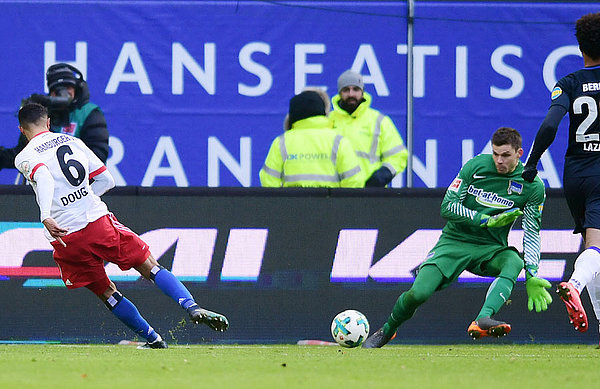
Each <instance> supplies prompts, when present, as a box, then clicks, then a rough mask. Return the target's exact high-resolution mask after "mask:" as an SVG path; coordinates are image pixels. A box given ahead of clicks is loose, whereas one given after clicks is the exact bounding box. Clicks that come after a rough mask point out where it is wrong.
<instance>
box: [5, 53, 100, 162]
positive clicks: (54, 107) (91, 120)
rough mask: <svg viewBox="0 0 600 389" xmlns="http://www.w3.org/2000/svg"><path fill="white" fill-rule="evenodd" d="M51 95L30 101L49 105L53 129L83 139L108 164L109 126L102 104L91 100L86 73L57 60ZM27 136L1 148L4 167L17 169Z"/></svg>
mask: <svg viewBox="0 0 600 389" xmlns="http://www.w3.org/2000/svg"><path fill="white" fill-rule="evenodd" d="M46 79H47V82H48V90H49V91H50V93H49V94H48V95H41V94H32V95H31V96H29V98H27V99H26V102H35V103H38V104H42V105H44V106H46V107H47V108H48V111H49V114H50V130H51V131H52V132H59V133H64V134H69V135H73V136H76V137H78V138H80V139H81V140H82V141H83V143H85V144H86V146H88V147H89V148H90V149H91V150H92V151H93V152H94V154H96V155H97V156H98V158H100V160H101V161H102V162H103V163H106V159H107V157H108V129H107V128H106V119H105V118H104V114H103V113H102V110H101V109H100V107H98V106H97V105H96V104H94V103H90V91H89V89H88V85H87V82H85V80H84V79H83V74H82V73H81V72H80V71H79V70H78V69H77V68H75V67H74V66H71V65H69V64H66V63H57V64H54V65H52V66H50V67H49V68H48V70H47V71H46ZM26 144H27V139H26V138H25V137H24V136H23V135H21V136H20V137H19V142H18V144H17V145H16V146H15V147H12V148H5V147H0V169H3V168H14V167H15V156H16V155H17V154H18V153H19V152H21V150H23V148H24V147H25V145H26Z"/></svg>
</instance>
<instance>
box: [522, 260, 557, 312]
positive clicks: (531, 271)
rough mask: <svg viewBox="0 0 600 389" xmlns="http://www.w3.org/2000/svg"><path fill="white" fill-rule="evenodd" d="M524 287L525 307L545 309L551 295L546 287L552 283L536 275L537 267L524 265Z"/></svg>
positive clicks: (538, 310)
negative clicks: (525, 295)
mask: <svg viewBox="0 0 600 389" xmlns="http://www.w3.org/2000/svg"><path fill="white" fill-rule="evenodd" d="M525 278H527V281H526V282H525V288H526V289H527V309H529V310H530V311H532V310H533V307H534V306H535V311H536V312H540V311H545V310H547V309H548V305H550V304H551V303H552V296H550V293H548V291H547V290H546V289H548V288H550V287H551V286H552V285H551V284H550V283H549V282H548V281H547V280H545V279H543V278H539V277H537V268H535V267H533V266H525Z"/></svg>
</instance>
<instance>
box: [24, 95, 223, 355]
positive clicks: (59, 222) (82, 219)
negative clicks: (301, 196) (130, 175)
mask: <svg viewBox="0 0 600 389" xmlns="http://www.w3.org/2000/svg"><path fill="white" fill-rule="evenodd" d="M49 126H50V119H49V118H48V111H47V109H46V108H45V107H44V106H42V105H39V104H27V105H24V106H23V107H22V108H21V109H20V110H19V129H20V130H21V132H22V133H23V134H24V135H25V136H26V137H27V140H28V141H29V142H28V144H27V146H26V147H25V148H24V149H23V150H22V151H21V152H20V153H19V154H18V155H17V156H16V157H15V166H16V167H17V169H19V171H20V172H21V173H23V175H24V176H25V177H26V179H27V180H28V181H29V182H30V183H31V186H32V188H33V190H34V192H35V195H36V200H37V203H38V205H39V208H40V220H41V222H42V223H43V224H44V226H45V227H46V230H45V234H46V237H47V238H48V239H49V240H50V243H51V244H52V246H53V247H54V253H53V256H54V260H55V261H56V264H57V265H58V267H59V269H60V273H61V277H62V280H63V282H64V283H65V285H66V287H67V288H69V289H74V288H80V287H86V288H88V289H89V290H91V291H92V292H93V293H94V294H96V295H97V296H98V297H99V298H100V299H101V300H102V301H103V302H104V303H105V304H106V306H107V307H108V309H109V310H110V311H111V312H112V313H113V314H114V315H115V316H116V317H117V318H118V319H119V320H121V321H122V322H123V323H124V324H125V325H127V326H128V327H129V328H130V329H132V330H133V331H134V332H135V333H136V334H138V335H139V336H141V337H143V338H145V339H146V344H144V346H141V347H142V348H167V344H166V343H165V341H164V340H163V339H162V338H161V336H160V335H159V334H158V333H157V332H156V331H154V329H153V328H152V327H151V326H150V325H149V324H148V322H147V321H146V320H145V319H144V318H143V317H142V316H141V315H140V313H139V311H138V310H137V308H136V307H135V305H133V303H131V301H129V300H128V299H127V298H126V297H124V296H123V295H122V294H121V293H120V292H119V291H118V290H117V288H116V286H115V284H114V283H113V282H112V281H110V280H109V278H108V276H107V275H106V272H105V271H104V261H108V262H112V263H115V264H116V265H118V266H119V268H121V269H122V270H128V269H131V268H135V269H136V270H137V271H138V272H139V273H140V274H141V275H142V276H143V277H145V278H146V279H148V280H151V281H152V282H154V284H156V286H158V288H159V289H160V290H161V291H163V292H164V293H165V294H166V295H168V296H169V297H171V298H172V299H174V300H175V301H176V302H177V303H178V304H179V305H181V307H182V308H183V309H185V310H186V311H187V312H188V314H189V316H190V318H191V320H192V321H193V322H195V323H198V324H199V323H203V324H206V325H208V326H209V327H210V328H212V329H213V330H215V331H225V330H227V328H228V327H229V322H228V321H227V318H226V317H225V316H223V315H221V314H218V313H215V312H211V311H208V310H206V309H202V308H200V307H199V306H198V304H197V303H196V302H195V300H194V298H193V297H192V295H191V294H190V292H189V291H188V290H187V288H186V287H185V286H184V285H183V284H182V283H181V282H180V281H179V280H178V279H177V278H176V277H175V276H174V275H173V274H172V273H171V272H170V271H168V270H167V269H165V268H164V267H162V266H160V265H159V264H158V262H157V261H156V259H154V257H153V256H152V254H151V253H150V248H149V247H148V245H147V244H146V243H145V242H144V241H142V240H141V239H140V237H139V236H137V235H136V234H135V233H134V232H132V231H131V230H130V229H128V228H127V227H125V226H124V225H122V224H121V223H119V222H118V221H117V219H116V218H115V217H114V215H113V214H112V213H110V212H109V210H108V208H107V206H106V204H104V203H103V202H102V200H101V199H100V197H99V196H101V195H102V194H104V193H106V192H107V191H108V190H110V189H111V188H113V187H114V185H115V182H114V179H113V177H112V175H111V174H110V172H109V171H108V170H107V169H106V166H104V164H103V163H102V162H101V161H100V160H99V159H98V157H96V155H95V154H94V153H93V152H92V151H91V150H90V149H89V148H88V147H87V146H86V145H85V144H84V143H83V142H82V141H81V140H80V139H78V138H75V137H72V136H69V135H65V134H57V133H52V132H50V131H49ZM92 178H93V182H92V183H91V184H90V180H91V179H92Z"/></svg>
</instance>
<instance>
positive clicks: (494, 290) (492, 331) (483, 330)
mask: <svg viewBox="0 0 600 389" xmlns="http://www.w3.org/2000/svg"><path fill="white" fill-rule="evenodd" d="M522 269H523V260H522V259H521V257H520V256H519V254H518V253H517V252H516V251H513V250H511V249H508V250H506V249H504V250H500V251H498V252H496V254H495V255H494V256H493V257H492V259H491V260H489V261H483V262H481V264H480V265H478V266H477V267H476V268H474V269H473V270H474V271H475V270H477V271H478V272H480V273H481V274H480V275H485V276H493V277H496V279H495V280H494V281H493V282H492V283H491V284H490V287H489V288H488V291H487V293H486V296H485V300H484V302H483V306H482V307H481V310H480V311H479V314H478V315H477V317H476V318H475V320H473V321H472V322H471V324H470V325H469V327H468V328H467V333H468V334H469V336H470V337H471V338H473V339H479V338H482V337H486V336H492V337H496V338H498V337H501V336H506V335H508V333H509V332H510V331H511V328H512V327H511V325H510V324H508V323H505V322H503V321H499V320H495V319H492V316H493V315H494V314H496V313H498V311H500V308H502V306H503V305H504V304H506V302H507V301H508V299H509V298H510V295H511V293H512V290H513V287H514V285H515V282H516V280H517V277H518V276H519V273H520V272H521V270H522ZM478 274H479V273H478Z"/></svg>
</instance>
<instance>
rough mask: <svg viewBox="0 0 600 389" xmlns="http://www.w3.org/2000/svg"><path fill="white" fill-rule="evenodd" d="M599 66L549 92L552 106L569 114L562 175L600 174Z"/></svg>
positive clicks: (577, 72) (559, 82) (574, 73)
mask: <svg viewBox="0 0 600 389" xmlns="http://www.w3.org/2000/svg"><path fill="white" fill-rule="evenodd" d="M599 102H600V66H595V67H590V68H583V69H581V70H578V71H576V72H573V73H571V74H569V75H568V76H566V77H563V78H561V79H560V80H559V81H558V82H557V83H556V86H555V87H554V89H553V90H552V104H551V106H554V105H558V106H561V107H563V108H564V109H565V110H567V111H568V112H569V145H568V147H567V152H566V154H565V176H566V175H573V176H590V175H600V118H599V112H600V107H599Z"/></svg>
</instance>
